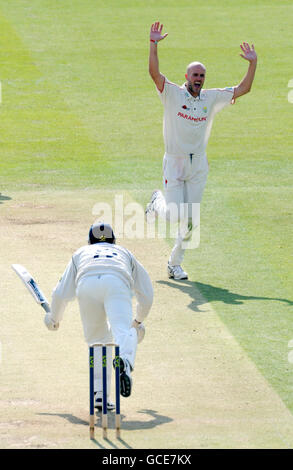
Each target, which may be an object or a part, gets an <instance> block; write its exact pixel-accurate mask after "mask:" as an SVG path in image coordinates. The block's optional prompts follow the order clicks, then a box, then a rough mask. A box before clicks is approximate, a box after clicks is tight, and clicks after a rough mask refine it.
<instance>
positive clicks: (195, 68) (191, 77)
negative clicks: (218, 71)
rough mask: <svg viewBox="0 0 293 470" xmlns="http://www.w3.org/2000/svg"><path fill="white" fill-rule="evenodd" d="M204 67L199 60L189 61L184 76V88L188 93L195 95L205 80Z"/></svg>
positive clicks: (198, 92)
mask: <svg viewBox="0 0 293 470" xmlns="http://www.w3.org/2000/svg"><path fill="white" fill-rule="evenodd" d="M205 76H206V68H205V66H204V65H203V64H202V63H201V62H191V63H190V64H189V65H188V66H187V69H186V74H185V78H186V80H187V83H186V88H187V89H188V91H189V93H190V94H191V95H192V96H194V97H196V96H198V95H199V94H200V90H201V89H202V86H203V84H204V81H205Z"/></svg>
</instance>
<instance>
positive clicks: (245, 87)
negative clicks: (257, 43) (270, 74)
mask: <svg viewBox="0 0 293 470" xmlns="http://www.w3.org/2000/svg"><path fill="white" fill-rule="evenodd" d="M240 47H241V50H242V52H243V54H240V56H241V57H242V58H243V59H245V60H248V61H249V66H248V70H247V73H246V75H245V76H244V78H243V79H242V81H241V82H240V83H239V85H237V86H236V87H235V88H234V96H233V99H236V98H239V96H242V95H245V94H246V93H248V92H249V91H250V89H251V86H252V82H253V80H254V75H255V70H256V64H257V55H256V52H255V50H254V45H253V44H252V45H251V47H250V46H249V44H248V43H247V42H244V43H243V44H241V45H240Z"/></svg>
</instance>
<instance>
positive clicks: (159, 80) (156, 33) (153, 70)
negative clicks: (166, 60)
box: [149, 22, 168, 91]
mask: <svg viewBox="0 0 293 470" xmlns="http://www.w3.org/2000/svg"><path fill="white" fill-rule="evenodd" d="M162 29H163V25H162V24H161V25H160V23H159V22H156V23H154V24H152V27H151V30H150V55H149V73H150V76H151V77H152V79H153V81H154V82H155V84H156V87H157V88H158V90H160V91H162V90H163V88H164V81H165V77H164V75H162V74H161V73H160V70H159V59H158V48H157V44H158V42H159V41H162V39H164V38H165V37H166V36H167V35H168V33H165V34H163V35H162Z"/></svg>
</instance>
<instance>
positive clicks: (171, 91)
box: [157, 77, 180, 105]
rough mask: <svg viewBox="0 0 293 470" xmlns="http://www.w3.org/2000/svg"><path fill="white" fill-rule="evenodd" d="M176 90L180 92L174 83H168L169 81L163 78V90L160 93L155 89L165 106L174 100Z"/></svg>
mask: <svg viewBox="0 0 293 470" xmlns="http://www.w3.org/2000/svg"><path fill="white" fill-rule="evenodd" d="M178 90H180V87H179V86H178V85H176V84H175V83H172V82H169V80H168V79H167V78H166V77H165V81H164V88H163V90H162V91H160V90H159V89H158V88H157V93H158V95H159V97H160V100H161V101H162V103H163V105H166V104H168V103H169V102H173V101H174V100H175V99H176V97H177V93H178Z"/></svg>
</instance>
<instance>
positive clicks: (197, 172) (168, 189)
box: [154, 154, 209, 266]
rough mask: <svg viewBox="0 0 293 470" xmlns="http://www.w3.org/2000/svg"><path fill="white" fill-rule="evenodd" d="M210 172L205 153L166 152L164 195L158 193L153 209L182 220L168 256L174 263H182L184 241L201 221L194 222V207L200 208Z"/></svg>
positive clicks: (160, 214) (170, 217) (195, 208)
mask: <svg viewBox="0 0 293 470" xmlns="http://www.w3.org/2000/svg"><path fill="white" fill-rule="evenodd" d="M208 172H209V166H208V161H207V157H206V155H203V156H201V157H195V156H193V155H190V156H185V157H173V156H170V155H166V154H165V155H164V159H163V185H164V193H165V195H163V194H162V193H161V192H160V193H159V196H158V197H157V198H156V200H155V202H154V209H155V211H156V212H157V213H158V215H159V217H162V218H163V219H167V220H169V221H170V222H171V223H172V222H173V223H176V222H178V223H179V229H178V236H177V239H176V241H175V245H174V247H173V249H172V252H171V255H170V258H169V263H170V264H171V265H173V266H174V265H180V264H181V263H182V261H183V257H184V252H185V248H184V247H183V246H182V245H183V242H185V243H184V246H185V247H186V244H187V242H188V240H190V238H191V236H192V231H193V230H195V228H196V226H197V225H198V222H196V223H195V219H196V218H195V217H194V216H193V214H194V213H195V210H197V211H199V203H200V202H201V199H202V195H203V192H204V188H205V185H206V181H207V176H208ZM193 203H197V204H193ZM172 205H175V207H176V210H172ZM196 206H197V207H196ZM182 207H183V208H184V211H183V210H182ZM197 218H198V219H199V214H197ZM180 224H181V225H180Z"/></svg>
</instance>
